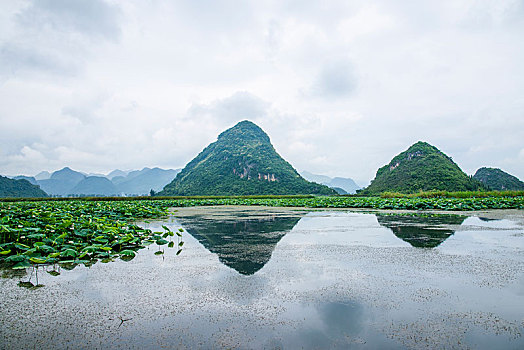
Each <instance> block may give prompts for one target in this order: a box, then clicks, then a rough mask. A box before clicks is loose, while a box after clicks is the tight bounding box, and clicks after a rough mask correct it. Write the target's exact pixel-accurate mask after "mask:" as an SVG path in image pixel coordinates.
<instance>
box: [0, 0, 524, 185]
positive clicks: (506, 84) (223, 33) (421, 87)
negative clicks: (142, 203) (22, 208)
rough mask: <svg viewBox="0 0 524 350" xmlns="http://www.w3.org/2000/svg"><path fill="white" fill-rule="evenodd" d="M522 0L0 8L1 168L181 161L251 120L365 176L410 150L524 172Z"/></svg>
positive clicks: (288, 147) (99, 168)
mask: <svg viewBox="0 0 524 350" xmlns="http://www.w3.org/2000/svg"><path fill="white" fill-rule="evenodd" d="M523 32H524V6H523V3H522V1H516V0H502V1H496V2H495V1H473V0H461V1H451V0H450V1H441V2H432V3H428V2H405V1H373V2H369V1H361V0H355V1H328V2H318V1H297V0H285V1H263V2H241V3H239V2H237V1H232V0H220V1H205V2H194V1H193V2H191V1H182V0H179V1H164V0H155V1H148V2H144V1H126V2H115V1H109V0H108V1H103V0H96V1H91V0H90V1H88V0H82V1H74V2H71V1H66V0H60V1H51V0H45V1H36V0H35V1H27V2H20V3H16V2H4V3H2V4H1V5H0V130H2V138H0V152H1V155H2V156H1V159H0V174H17V173H25V174H31V173H36V172H38V171H40V170H46V169H47V170H53V169H58V168H61V167H63V166H71V167H73V168H76V169H78V170H82V171H86V172H105V171H109V170H112V169H114V168H126V169H129V168H141V167H143V166H163V167H180V166H183V165H185V163H186V162H188V161H189V160H191V159H192V158H193V157H194V156H195V155H196V154H197V153H198V152H200V151H201V150H202V149H203V148H204V147H205V146H206V145H207V144H209V143H210V142H213V141H214V140H215V139H216V137H217V135H218V134H219V133H220V132H222V131H223V130H224V129H225V128H227V127H230V126H232V125H234V123H236V122H237V121H239V120H243V119H252V120H253V121H254V122H256V123H258V124H259V125H260V126H261V127H262V128H263V129H264V130H265V131H266V132H267V133H268V134H269V136H270V137H271V140H272V142H273V143H274V145H275V147H276V149H277V151H278V152H279V153H280V154H281V155H282V156H284V158H286V159H287V160H289V161H290V162H291V163H292V164H293V165H294V166H295V167H296V168H297V169H299V170H303V169H305V170H309V171H312V172H316V173H324V174H327V175H331V176H349V177H353V178H355V179H356V180H358V181H360V182H367V181H369V180H370V179H371V178H372V177H373V176H374V175H375V171H376V169H377V168H378V167H380V166H382V165H384V164H386V163H387V162H388V161H389V160H390V159H391V157H393V156H394V155H395V154H397V153H399V152H401V151H403V150H405V149H406V148H408V147H409V145H410V144H412V143H414V142H416V141H418V140H426V141H428V142H430V143H433V144H435V145H436V146H437V147H439V148H441V149H442V150H443V151H445V152H447V153H448V154H449V155H450V156H452V157H453V159H454V160H455V161H457V163H458V164H459V165H460V166H461V167H463V168H464V170H466V171H467V172H468V173H473V172H474V171H475V170H476V169H477V168H478V167H480V166H497V167H502V168H503V169H504V170H507V171H508V172H510V173H512V174H515V175H516V176H518V177H520V178H524V162H522V140H523V139H524V100H523V99H522V91H524V67H523V66H522V62H524V43H523V41H522V33H523Z"/></svg>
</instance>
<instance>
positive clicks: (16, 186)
mask: <svg viewBox="0 0 524 350" xmlns="http://www.w3.org/2000/svg"><path fill="white" fill-rule="evenodd" d="M0 197H24V198H31V197H35V198H36V197H47V193H45V192H44V191H42V190H41V189H40V187H38V186H36V185H33V184H31V183H30V182H29V181H27V180H25V179H21V180H14V179H9V178H7V177H5V176H0Z"/></svg>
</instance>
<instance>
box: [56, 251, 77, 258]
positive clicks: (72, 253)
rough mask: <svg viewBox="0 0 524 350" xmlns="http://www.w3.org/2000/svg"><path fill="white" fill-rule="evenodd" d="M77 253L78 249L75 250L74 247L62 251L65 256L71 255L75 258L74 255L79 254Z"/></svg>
mask: <svg viewBox="0 0 524 350" xmlns="http://www.w3.org/2000/svg"><path fill="white" fill-rule="evenodd" d="M77 255H78V253H77V251H76V250H74V249H66V250H64V251H62V252H61V253H60V256H63V257H66V256H70V257H73V258H74V257H75V256H77Z"/></svg>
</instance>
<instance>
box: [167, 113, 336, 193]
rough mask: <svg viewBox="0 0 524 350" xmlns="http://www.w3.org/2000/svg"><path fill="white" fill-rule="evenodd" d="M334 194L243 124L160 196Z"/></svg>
mask: <svg viewBox="0 0 524 350" xmlns="http://www.w3.org/2000/svg"><path fill="white" fill-rule="evenodd" d="M259 194H326V195H331V194H335V191H333V190H332V189H330V188H328V187H327V186H323V185H319V184H315V183H311V182H308V181H306V180H305V179H304V178H302V177H301V176H300V175H299V174H298V172H297V171H296V170H295V169H294V168H293V167H292V166H291V164H289V163H288V162H286V161H285V160H284V159H282V157H280V155H279V154H278V153H277V152H276V151H275V149H274V148H273V145H272V144H271V142H270V140H269V136H267V134H266V133H265V132H264V131H263V130H262V129H261V128H259V127H258V126H257V125H255V124H254V123H252V122H250V121H247V120H245V121H241V122H239V123H238V124H236V125H235V126H233V127H232V128H230V129H228V130H226V131H224V132H223V133H221V134H220V135H219V136H218V139H217V141H216V142H213V143H211V144H210V145H209V146H207V147H206V148H205V149H204V150H203V151H202V152H200V154H199V155H198V156H196V157H195V158H194V159H193V160H192V161H191V162H189V163H188V164H187V165H186V167H185V168H184V169H183V170H182V171H181V172H180V173H179V174H178V175H177V176H176V178H175V179H174V180H173V181H172V182H171V183H170V184H168V185H167V186H166V187H164V190H163V191H161V192H160V193H159V195H259Z"/></svg>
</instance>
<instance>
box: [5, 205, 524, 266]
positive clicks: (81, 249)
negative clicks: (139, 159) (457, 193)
mask: <svg viewBox="0 0 524 350" xmlns="http://www.w3.org/2000/svg"><path fill="white" fill-rule="evenodd" d="M204 205H209V206H213V205H254V206H272V207H309V208H369V209H404V210H449V211H470V210H486V209H524V197H522V196H514V197H486V198H407V197H406V198H381V197H313V196H299V197H286V196H281V197H221V198H176V199H158V198H155V199H154V200H149V199H140V200H121V199H119V200H110V199H105V200H104V199H99V200H92V199H91V200H63V201H52V200H45V201H20V202H8V201H6V202H0V265H2V266H4V267H10V268H13V269H24V268H26V267H31V266H35V265H36V266H38V265H42V264H44V265H49V264H56V263H61V264H73V265H75V264H84V265H87V266H88V265H90V264H93V263H94V262H96V261H98V260H102V261H103V262H107V261H111V260H113V259H116V258H121V259H123V260H129V259H132V258H133V257H134V256H135V254H136V252H137V251H138V250H139V249H141V248H144V247H146V246H147V245H150V244H153V243H156V244H157V245H158V246H164V245H167V246H168V247H170V248H177V249H178V251H177V253H180V251H181V247H182V245H183V242H182V241H181V238H180V237H181V232H171V231H170V230H169V228H168V227H166V226H164V230H165V231H164V232H152V231H151V230H149V229H145V228H142V227H140V226H138V225H137V223H138V222H140V221H146V220H149V219H159V218H162V217H166V216H168V214H169V209H170V208H173V207H189V206H204ZM175 236H176V237H175ZM174 237H175V238H176V239H177V240H178V241H177V242H175V241H173V238H174ZM159 252H161V251H160V250H159ZM159 254H160V253H159Z"/></svg>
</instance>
